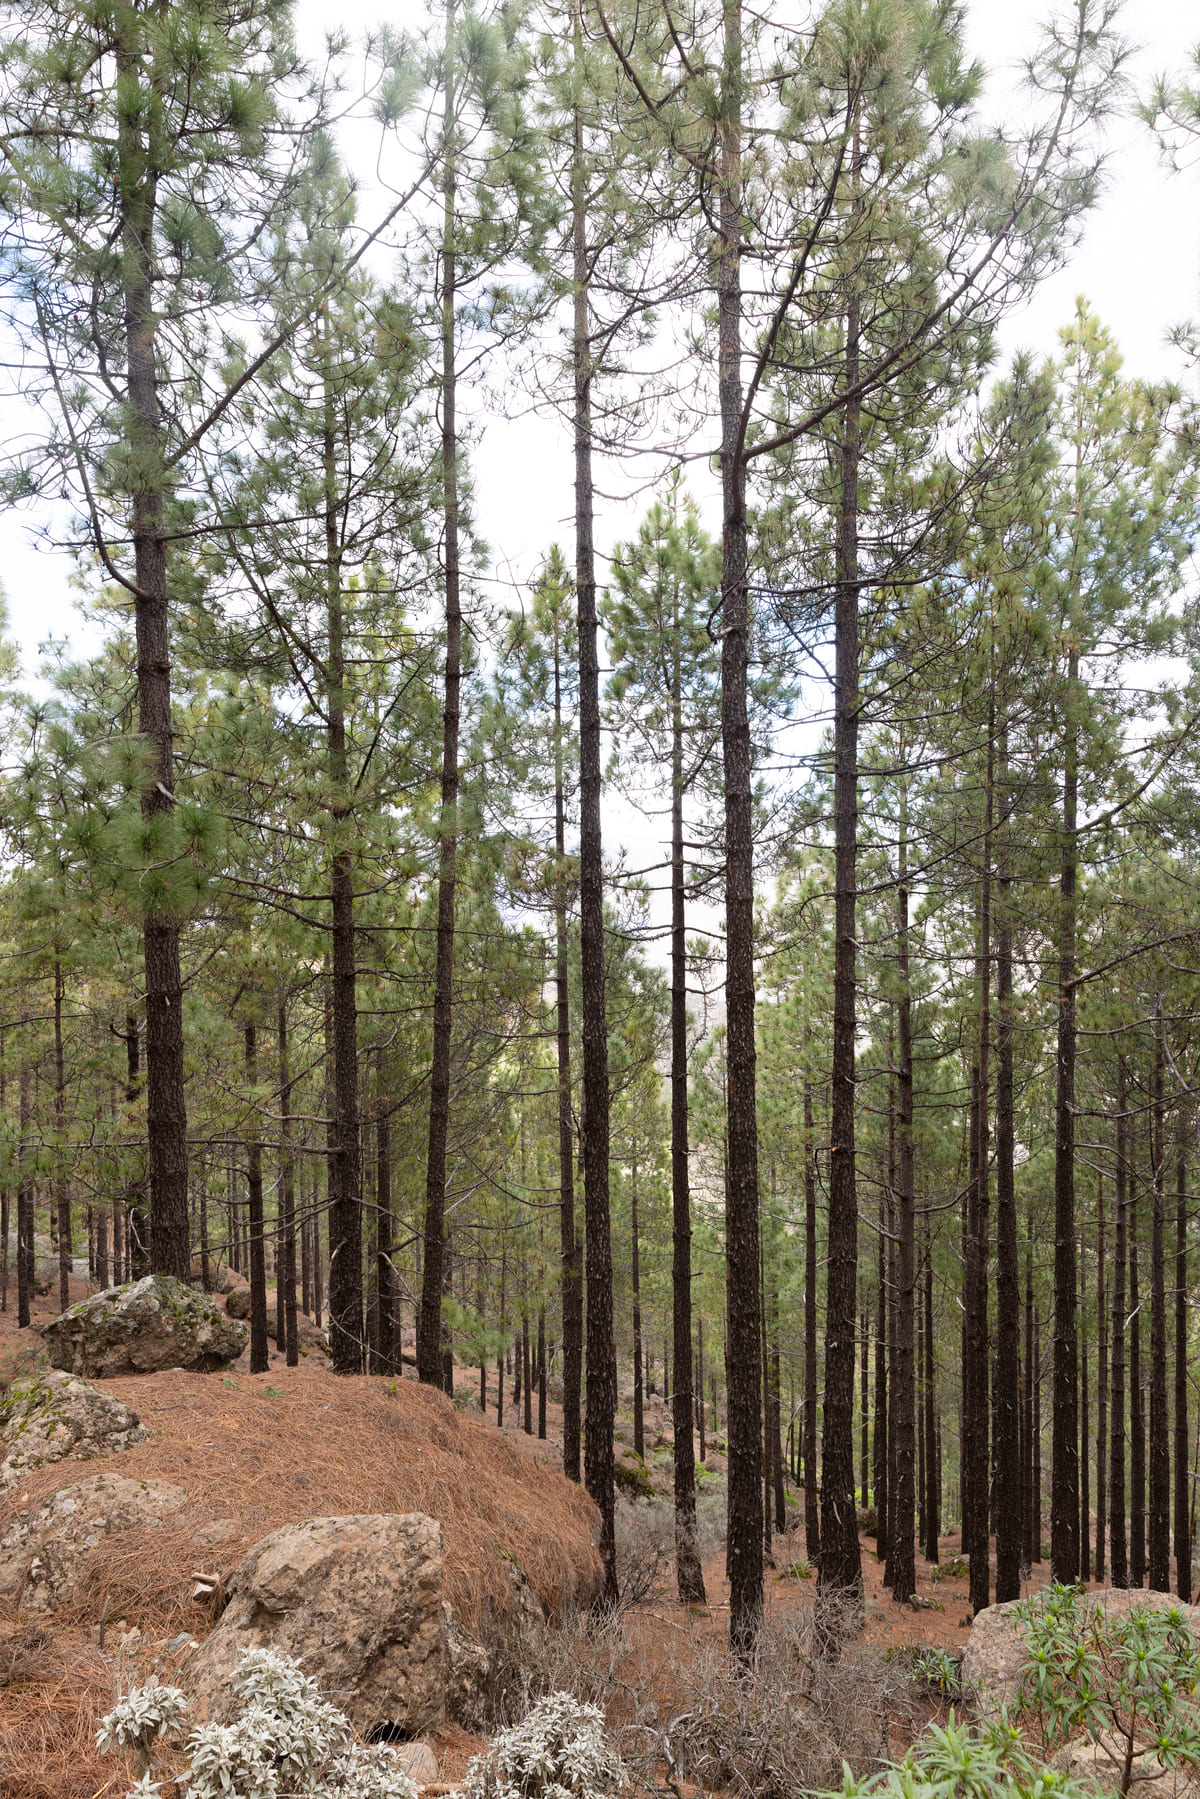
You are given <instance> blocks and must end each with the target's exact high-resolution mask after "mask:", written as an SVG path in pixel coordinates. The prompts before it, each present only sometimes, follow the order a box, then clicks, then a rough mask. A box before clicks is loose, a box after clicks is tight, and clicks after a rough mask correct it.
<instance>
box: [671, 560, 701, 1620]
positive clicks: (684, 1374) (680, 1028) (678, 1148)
mask: <svg viewBox="0 0 1200 1799" xmlns="http://www.w3.org/2000/svg"><path fill="white" fill-rule="evenodd" d="M674 593H675V608H676V611H675V616H674V618H673V619H672V625H673V630H672V634H671V651H670V654H671V1302H672V1303H671V1322H672V1331H671V1345H672V1357H673V1360H674V1364H675V1367H674V1381H673V1383H672V1386H671V1389H670V1390H671V1417H672V1422H673V1425H674V1434H675V1447H674V1462H675V1576H676V1581H677V1583H678V1587H679V1598H680V1601H681V1602H682V1603H683V1604H684V1605H689V1604H690V1605H704V1604H706V1603H707V1594H706V1593H705V1589H704V1570H703V1568H702V1567H701V1564H700V1552H699V1550H698V1548H697V1546H696V1452H695V1447H694V1444H693V1440H692V1412H693V1409H695V1410H696V1411H697V1413H698V1415H699V1420H700V1440H701V1442H703V1440H704V1391H703V1369H701V1386H700V1389H699V1391H698V1392H697V1393H695V1394H693V1376H692V1204H691V1180H690V1173H689V1166H688V1164H689V1145H688V1091H687V1081H688V1053H687V937H686V916H685V904H684V900H685V896H684V861H683V671H682V645H681V641H680V635H679V616H678V604H679V600H678V584H675V587H674Z"/></svg>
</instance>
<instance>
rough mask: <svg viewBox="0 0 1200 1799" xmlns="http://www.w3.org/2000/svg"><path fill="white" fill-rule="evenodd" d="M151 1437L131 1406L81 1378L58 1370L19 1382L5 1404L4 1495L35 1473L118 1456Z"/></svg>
mask: <svg viewBox="0 0 1200 1799" xmlns="http://www.w3.org/2000/svg"><path fill="white" fill-rule="evenodd" d="M149 1435H150V1432H149V1431H148V1430H147V1429H146V1427H145V1425H144V1424H143V1423H142V1422H141V1419H140V1418H139V1417H138V1415H137V1413H136V1412H135V1411H134V1409H133V1407H132V1406H131V1405H126V1404H125V1403H124V1401H123V1400H120V1399H116V1398H114V1397H113V1395H112V1394H111V1393H102V1392H101V1391H100V1390H99V1388H97V1387H91V1386H89V1385H88V1384H87V1382H86V1381H84V1380H80V1378H79V1377H78V1375H74V1374H67V1373H65V1372H64V1371H62V1370H61V1369H57V1368H53V1369H49V1370H48V1371H47V1372H45V1373H43V1374H36V1375H33V1376H32V1377H30V1378H29V1379H27V1380H21V1381H14V1383H13V1384H12V1386H11V1387H9V1389H8V1391H7V1392H6V1393H5V1394H4V1396H3V1398H2V1399H0V1444H3V1445H5V1446H6V1450H5V1454H4V1458H3V1460H2V1461H0V1492H3V1491H5V1490H6V1489H7V1488H9V1487H13V1486H15V1485H16V1484H17V1482H18V1481H19V1480H22V1479H23V1478H24V1477H25V1475H27V1474H28V1473H30V1472H31V1471H32V1470H33V1469H34V1468H44V1467H46V1466H47V1464H48V1463H50V1462H61V1461H66V1460H68V1459H69V1460H71V1461H75V1462H84V1461H90V1460H92V1459H93V1458H94V1457H96V1456H101V1455H117V1454H119V1453H120V1452H121V1451H122V1450H125V1449H131V1448H132V1447H133V1445H134V1444H135V1443H142V1442H144V1441H145V1439H146V1438H147V1437H148V1436H149Z"/></svg>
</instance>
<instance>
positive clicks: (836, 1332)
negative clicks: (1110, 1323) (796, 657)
mask: <svg viewBox="0 0 1200 1799" xmlns="http://www.w3.org/2000/svg"><path fill="white" fill-rule="evenodd" d="M858 363H859V307H858V299H857V297H856V296H855V295H854V294H851V296H850V299H849V301H848V303H847V317H846V351H845V368H844V372H843V380H844V384H845V387H846V389H847V391H848V392H851V393H853V392H854V389H855V388H856V386H857V384H858ZM860 411H861V408H860V404H859V402H858V400H857V399H855V400H851V401H849V402H848V403H847V405H846V407H845V410H844V413H843V417H842V432H841V445H840V460H841V470H840V486H841V515H840V523H839V529H838V541H837V585H836V594H835V601H834V664H835V666H834V716H833V771H834V772H833V833H834V852H833V853H834V924H833V928H834V965H833V1065H832V1071H831V1083H830V1086H831V1102H830V1104H831V1116H830V1145H829V1271H828V1275H827V1278H826V1289H825V1293H826V1297H825V1429H824V1440H823V1444H822V1452H821V1568H820V1580H819V1589H818V1590H819V1591H824V1592H826V1593H828V1594H830V1595H831V1596H838V1595H840V1596H843V1597H845V1598H849V1599H850V1601H851V1603H852V1604H853V1605H854V1606H856V1607H857V1606H858V1605H859V1604H861V1600H862V1562H861V1558H860V1554H859V1546H858V1527H857V1522H856V1519H855V1514H854V1459H853V1441H852V1438H851V1418H852V1413H853V1406H854V1300H855V1275H856V1271H857V1266H858V1191H857V1182H856V1175H855V1161H854V1157H855V1140H854V1108H855V1099H856V1093H855V1055H854V1038H855V1029H856V1024H855V1011H856V997H857V954H856V932H857V928H858V927H857V919H856V912H857V898H858V872H857V864H858V719H859V641H858V631H859V622H858V610H859V577H858V473H859V448H860Z"/></svg>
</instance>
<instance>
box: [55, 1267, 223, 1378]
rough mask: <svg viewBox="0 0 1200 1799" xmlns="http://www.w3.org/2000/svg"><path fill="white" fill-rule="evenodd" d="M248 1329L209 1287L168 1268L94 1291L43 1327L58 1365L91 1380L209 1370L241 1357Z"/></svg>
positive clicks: (206, 1372)
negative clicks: (202, 1289) (187, 1281)
mask: <svg viewBox="0 0 1200 1799" xmlns="http://www.w3.org/2000/svg"><path fill="white" fill-rule="evenodd" d="M247 1335H248V1333H247V1331H246V1327H245V1325H243V1324H238V1323H237V1322H236V1321H235V1320H234V1319H232V1318H230V1317H228V1316H227V1315H226V1314H225V1312H224V1311H223V1310H222V1309H221V1308H220V1307H219V1306H218V1305H217V1304H216V1303H215V1302H214V1301H213V1300H212V1299H211V1298H210V1297H209V1296H208V1294H206V1293H197V1292H195V1291H194V1290H193V1288H191V1287H187V1286H185V1285H184V1283H183V1282H182V1281H177V1280H175V1279H173V1278H172V1277H171V1276H170V1275H166V1274H148V1275H146V1277H145V1278H144V1279H143V1280H140V1281H134V1282H133V1283H132V1284H131V1285H129V1286H126V1287H109V1288H108V1289H107V1291H106V1292H104V1293H93V1294H92V1296H91V1297H90V1298H89V1299H82V1300H80V1301H79V1304H78V1305H73V1306H69V1307H68V1308H67V1310H66V1311H65V1312H62V1313H60V1315H59V1316H58V1317H57V1318H54V1319H52V1320H51V1322H50V1323H49V1324H47V1325H46V1326H45V1327H44V1329H43V1331H42V1340H43V1342H44V1343H45V1345H46V1349H47V1352H48V1354H49V1357H50V1362H51V1365H52V1366H53V1367H55V1368H64V1369H66V1370H67V1372H68V1373H70V1374H82V1375H85V1376H88V1377H91V1378H92V1379H97V1378H99V1379H104V1378H111V1377H112V1376H114V1375H120V1374H156V1373H158V1372H159V1370H160V1369H163V1368H185V1369H189V1370H191V1371H193V1372H195V1373H198V1374H208V1373H211V1372H212V1371H213V1370H214V1369H217V1368H223V1367H225V1365H226V1363H228V1362H232V1361H235V1360H236V1359H237V1357H238V1356H239V1355H240V1354H241V1353H242V1350H243V1349H244V1348H245V1346H246V1339H247Z"/></svg>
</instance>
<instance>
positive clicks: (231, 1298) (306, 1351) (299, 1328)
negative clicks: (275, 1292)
mask: <svg viewBox="0 0 1200 1799" xmlns="http://www.w3.org/2000/svg"><path fill="white" fill-rule="evenodd" d="M225 1310H226V1312H228V1314H229V1316H230V1317H231V1318H239V1319H245V1318H249V1316H250V1288H249V1286H245V1287H240V1286H239V1287H231V1288H230V1291H229V1295H228V1297H227V1298H226V1301H225ZM276 1334H277V1333H276V1328H275V1307H274V1306H273V1305H268V1307H267V1336H268V1337H269V1338H270V1339H271V1342H272V1343H274V1342H275V1340H276ZM296 1340H297V1342H298V1344H299V1348H300V1353H301V1355H312V1354H314V1353H315V1354H317V1355H325V1354H327V1353H328V1350H329V1341H328V1338H327V1337H326V1335H325V1332H324V1331H323V1330H321V1329H319V1328H318V1326H317V1325H315V1324H314V1323H313V1321H312V1319H311V1318H309V1317H307V1316H306V1315H305V1313H303V1312H301V1311H300V1310H299V1308H297V1315H296Z"/></svg>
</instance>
